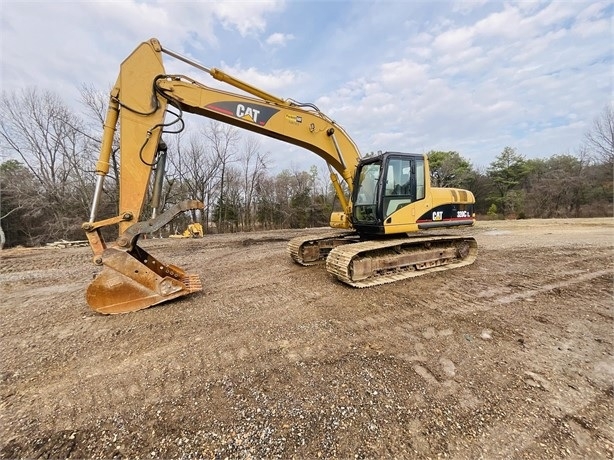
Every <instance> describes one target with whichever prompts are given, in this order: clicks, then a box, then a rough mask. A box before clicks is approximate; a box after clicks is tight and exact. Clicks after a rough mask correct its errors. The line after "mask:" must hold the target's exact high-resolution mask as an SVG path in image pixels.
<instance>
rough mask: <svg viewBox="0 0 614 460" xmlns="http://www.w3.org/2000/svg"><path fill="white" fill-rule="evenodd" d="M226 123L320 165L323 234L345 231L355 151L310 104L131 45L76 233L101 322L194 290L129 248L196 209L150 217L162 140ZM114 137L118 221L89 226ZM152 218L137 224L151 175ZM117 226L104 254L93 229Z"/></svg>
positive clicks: (175, 270) (188, 279)
mask: <svg viewBox="0 0 614 460" xmlns="http://www.w3.org/2000/svg"><path fill="white" fill-rule="evenodd" d="M163 53H166V54H168V55H170V56H172V57H174V58H176V59H179V60H182V61H184V62H186V63H188V64H190V65H192V66H193V67H195V68H197V69H199V70H201V71H204V72H206V73H209V74H210V76H211V77H213V78H215V79H217V80H219V81H222V82H225V83H227V84H229V85H230V86H233V87H234V88H236V89H238V90H240V91H242V92H245V93H247V95H242V94H236V93H232V92H227V91H223V90H220V89H216V88H212V87H208V86H205V85H204V84H202V83H199V82H197V81H196V80H193V79H191V78H189V77H186V76H184V75H169V74H167V73H166V71H165V68H164V64H163V60H162V54H163ZM184 112H188V113H193V114H196V115H201V116H203V117H207V118H211V119H214V120H218V121H221V122H224V123H228V124H231V125H234V126H237V127H240V128H243V129H246V130H248V131H252V132H256V133H259V134H262V135H265V136H268V137H271V138H274V139H278V140H281V141H284V142H287V143H289V144H293V145H296V146H299V147H303V148H305V149H307V150H310V151H312V152H313V153H315V154H317V155H318V156H320V157H321V158H322V159H324V160H325V161H326V163H327V164H328V167H329V170H330V176H331V180H332V183H333V186H334V188H335V192H336V194H337V196H338V198H339V200H340V203H341V205H342V208H343V210H344V211H343V212H342V213H340V215H339V214H337V215H336V216H333V217H331V225H332V226H334V227H338V228H344V229H348V228H350V227H351V224H350V213H351V205H350V203H349V200H348V198H347V197H346V196H345V194H344V191H343V188H342V186H341V184H340V182H339V179H338V176H337V173H338V174H339V175H340V176H341V178H342V180H343V181H344V182H345V183H346V184H347V188H348V189H349V191H350V193H351V192H352V187H353V184H354V174H355V171H356V167H357V165H358V163H359V161H360V154H359V151H358V149H357V147H356V145H355V144H354V142H353V141H352V139H351V138H350V137H349V136H348V135H347V134H346V133H345V131H344V130H343V129H342V128H341V127H340V126H338V125H336V124H335V123H334V121H332V120H331V119H329V118H328V117H327V116H326V115H324V114H323V113H322V112H320V111H319V110H318V109H317V108H316V107H315V106H313V105H311V104H299V103H297V102H295V101H291V100H285V99H281V98H278V97H276V96H274V95H271V94H269V93H267V92H265V91H263V90H260V89H258V88H256V87H253V86H252V85H249V84H248V83H245V82H242V81H240V80H238V79H236V78H234V77H232V76H230V75H228V74H226V73H224V72H222V71H221V70H219V69H209V68H206V67H204V66H202V65H200V64H198V63H196V62H193V61H191V60H189V59H187V58H185V57H183V56H181V55H179V54H177V53H174V52H172V51H169V50H165V49H163V48H162V46H161V45H160V43H159V42H158V41H157V40H155V39H152V40H150V41H148V42H144V43H142V44H140V45H139V46H138V47H137V48H136V49H135V50H134V51H133V52H132V53H131V54H130V55H129V56H128V58H126V59H125V60H124V62H123V63H122V64H121V67H120V73H119V76H118V78H117V81H116V84H115V86H114V87H113V89H112V91H111V96H110V101H109V108H108V112H107V117H106V120H105V124H104V130H103V139H102V146H101V150H100V155H99V159H98V162H97V164H96V174H97V182H96V189H95V193H94V200H93V204H92V211H91V215H90V219H89V221H88V222H86V223H85V224H83V228H84V230H85V232H86V235H87V237H88V240H89V242H90V246H91V247H92V251H93V253H94V262H95V263H96V264H97V265H100V266H103V271H102V273H101V274H100V275H99V276H97V277H96V279H95V280H94V281H93V282H92V284H90V286H89V288H88V292H87V300H88V303H89V305H90V307H91V308H92V309H94V310H96V311H98V312H101V313H123V312H127V311H134V310H139V309H142V308H147V307H149V306H152V305H155V304H157V303H160V302H164V301H166V300H170V299H173V298H176V297H180V296H183V295H187V294H189V293H191V292H195V291H198V290H200V289H201V284H200V280H199V279H198V277H197V276H196V275H188V274H186V273H185V272H184V271H183V270H182V269H180V268H179V267H176V266H173V265H170V264H165V263H163V262H161V261H159V260H157V259H155V258H154V257H153V256H151V255H150V254H148V253H147V252H146V251H145V250H144V249H143V248H141V247H139V246H138V245H137V242H138V239H139V236H140V235H141V234H143V233H149V232H152V231H154V230H156V229H159V228H161V227H162V226H164V225H165V224H167V223H168V222H169V221H170V220H172V219H173V218H174V217H175V215H177V214H178V213H180V212H183V211H185V210H189V209H203V204H202V203H200V202H198V201H193V200H188V201H185V202H182V203H179V204H177V205H175V206H173V207H172V208H170V209H169V210H167V211H166V212H164V213H163V214H160V215H157V209H158V205H159V194H160V190H161V183H162V177H163V175H164V164H165V161H166V147H165V144H164V142H163V141H162V140H161V136H162V134H163V133H173V132H179V131H180V130H181V129H182V126H183V119H182V116H183V113H184ZM118 128H119V132H120V136H119V139H120V161H119V165H120V169H119V214H118V216H115V217H111V218H107V219H104V220H97V208H98V202H99V199H100V195H101V193H102V190H103V183H104V178H105V176H106V175H107V174H108V172H109V164H110V160H111V155H112V149H113V140H114V138H115V134H116V132H117V129H118ZM154 171H155V177H154V180H153V192H152V209H153V214H152V218H151V219H149V220H148V221H140V218H141V213H142V211H143V206H144V202H145V197H146V195H147V191H148V188H149V186H150V182H152V179H151V176H152V172H154ZM109 225H118V226H119V237H118V239H117V241H116V242H114V243H113V244H110V245H108V246H107V244H106V243H105V241H104V239H103V237H102V234H101V231H100V230H101V229H102V228H103V227H106V226H109Z"/></svg>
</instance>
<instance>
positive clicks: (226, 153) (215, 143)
mask: <svg viewBox="0 0 614 460" xmlns="http://www.w3.org/2000/svg"><path fill="white" fill-rule="evenodd" d="M203 134H204V136H205V138H206V139H207V140H208V141H209V149H210V150H211V154H212V158H213V161H214V162H215V163H214V164H216V165H217V166H218V167H219V178H220V181H219V194H218V200H219V201H220V202H221V201H223V200H224V193H225V190H224V181H225V178H226V168H227V167H228V164H229V163H231V162H233V161H234V160H235V156H236V153H237V152H236V148H237V146H238V143H239V140H240V134H239V130H238V129H237V128H235V127H234V126H231V125H227V124H223V123H219V122H216V121H210V122H209V123H208V124H207V125H206V126H205V127H204V129H203ZM222 209H225V207H223V208H222ZM225 220H227V216H225V215H224V211H222V212H221V213H219V215H218V219H217V221H218V222H217V224H218V228H221V226H222V222H223V221H225Z"/></svg>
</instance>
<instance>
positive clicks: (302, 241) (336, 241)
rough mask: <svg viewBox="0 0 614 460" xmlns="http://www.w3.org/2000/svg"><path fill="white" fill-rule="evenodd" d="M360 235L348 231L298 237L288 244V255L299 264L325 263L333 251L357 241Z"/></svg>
mask: <svg viewBox="0 0 614 460" xmlns="http://www.w3.org/2000/svg"><path fill="white" fill-rule="evenodd" d="M357 239H358V234H357V233H356V232H348V231H337V230H333V231H325V232H319V233H312V234H309V235H302V236H297V237H296V238H292V239H291V240H290V241H289V242H288V247H287V250H288V254H290V257H292V260H294V261H295V262H296V263H297V264H300V265H304V266H310V265H316V264H319V263H323V262H324V260H325V259H326V256H327V255H328V253H329V252H330V251H331V249H333V248H335V247H337V246H340V245H345V244H348V243H353V242H355V241H357Z"/></svg>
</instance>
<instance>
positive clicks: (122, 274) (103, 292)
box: [84, 200, 204, 314]
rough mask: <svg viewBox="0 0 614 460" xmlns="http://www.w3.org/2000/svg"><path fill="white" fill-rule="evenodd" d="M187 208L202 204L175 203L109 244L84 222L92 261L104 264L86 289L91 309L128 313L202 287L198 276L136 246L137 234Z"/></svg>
mask: <svg viewBox="0 0 614 460" xmlns="http://www.w3.org/2000/svg"><path fill="white" fill-rule="evenodd" d="M190 209H204V206H203V204H202V203H201V202H199V201H195V200H186V201H183V202H181V203H177V204H175V205H173V206H171V207H170V208H169V209H168V210H167V211H166V212H164V213H163V214H161V215H159V216H157V217H155V218H152V219H150V220H148V221H144V222H137V223H135V224H133V225H131V226H130V227H128V229H126V230H125V231H124V232H123V234H122V235H121V236H120V238H118V240H117V242H116V243H115V244H114V245H113V246H110V247H106V245H105V244H104V241H103V239H102V236H101V234H100V231H99V229H98V227H96V226H92V225H90V224H84V225H85V227H84V228H85V229H86V235H87V237H88V240H89V242H90V245H91V246H92V248H93V249H94V254H95V261H96V263H97V264H99V265H102V266H103V269H102V272H101V273H100V274H99V275H97V276H96V278H95V279H94V281H92V283H91V284H90V285H89V286H88V288H87V293H86V299H87V303H88V304H89V306H90V308H91V309H92V310H94V311H97V312H98V313H103V314H116V313H128V312H131V311H137V310H142V309H143V308H147V307H151V306H152V305H156V304H159V303H161V302H166V301H167V300H171V299H176V298H177V297H182V296H184V295H188V294H191V293H193V292H197V291H201V290H202V285H201V283H200V279H199V278H198V275H189V274H187V273H186V272H185V271H183V270H182V269H181V268H179V267H176V266H174V265H170V264H165V263H163V262H161V261H159V260H158V259H156V258H155V257H154V256H152V255H151V254H149V253H148V252H147V251H146V250H145V249H143V248H142V247H140V246H138V245H137V241H138V239H139V236H140V235H142V234H144V233H150V232H154V231H156V230H159V229H160V228H161V227H162V226H163V225H166V224H167V223H168V222H170V221H171V220H172V219H173V218H174V217H175V216H176V215H177V214H179V213H180V212H183V211H187V210H190Z"/></svg>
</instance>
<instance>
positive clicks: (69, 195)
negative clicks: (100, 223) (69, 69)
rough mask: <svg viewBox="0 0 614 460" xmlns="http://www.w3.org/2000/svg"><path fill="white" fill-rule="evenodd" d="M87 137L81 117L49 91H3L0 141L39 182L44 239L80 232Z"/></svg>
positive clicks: (86, 198)
mask: <svg viewBox="0 0 614 460" xmlns="http://www.w3.org/2000/svg"><path fill="white" fill-rule="evenodd" d="M88 142H89V141H88V139H87V137H86V136H84V135H83V123H82V121H81V120H80V119H79V117H77V116H76V115H75V114H74V113H72V111H70V110H69V109H68V108H67V107H66V105H64V103H63V102H62V101H61V100H60V99H59V97H58V96H57V95H55V94H53V93H52V92H49V91H44V92H39V91H37V90H36V89H28V90H24V91H22V92H21V93H19V94H16V93H12V94H8V93H2V96H1V97H0V144H1V146H2V148H3V150H4V151H8V152H10V154H11V156H13V157H15V156H17V157H18V158H20V160H21V162H22V163H23V165H24V166H25V167H26V168H27V169H28V170H29V171H30V173H31V174H32V175H33V177H34V180H35V181H36V182H37V183H38V185H39V186H40V195H39V196H38V206H39V207H40V209H41V210H42V211H43V212H44V213H45V215H46V217H47V220H48V221H47V223H46V227H45V232H46V235H41V236H42V239H43V240H44V239H49V238H59V237H62V238H65V237H69V236H76V235H77V234H80V233H81V230H80V223H81V221H82V217H83V216H85V215H87V211H88V209H89V203H90V197H91V193H92V189H93V187H92V182H93V177H90V174H89V171H91V169H92V165H91V162H92V159H91V157H90V156H89V155H88V154H87V151H88Z"/></svg>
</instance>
